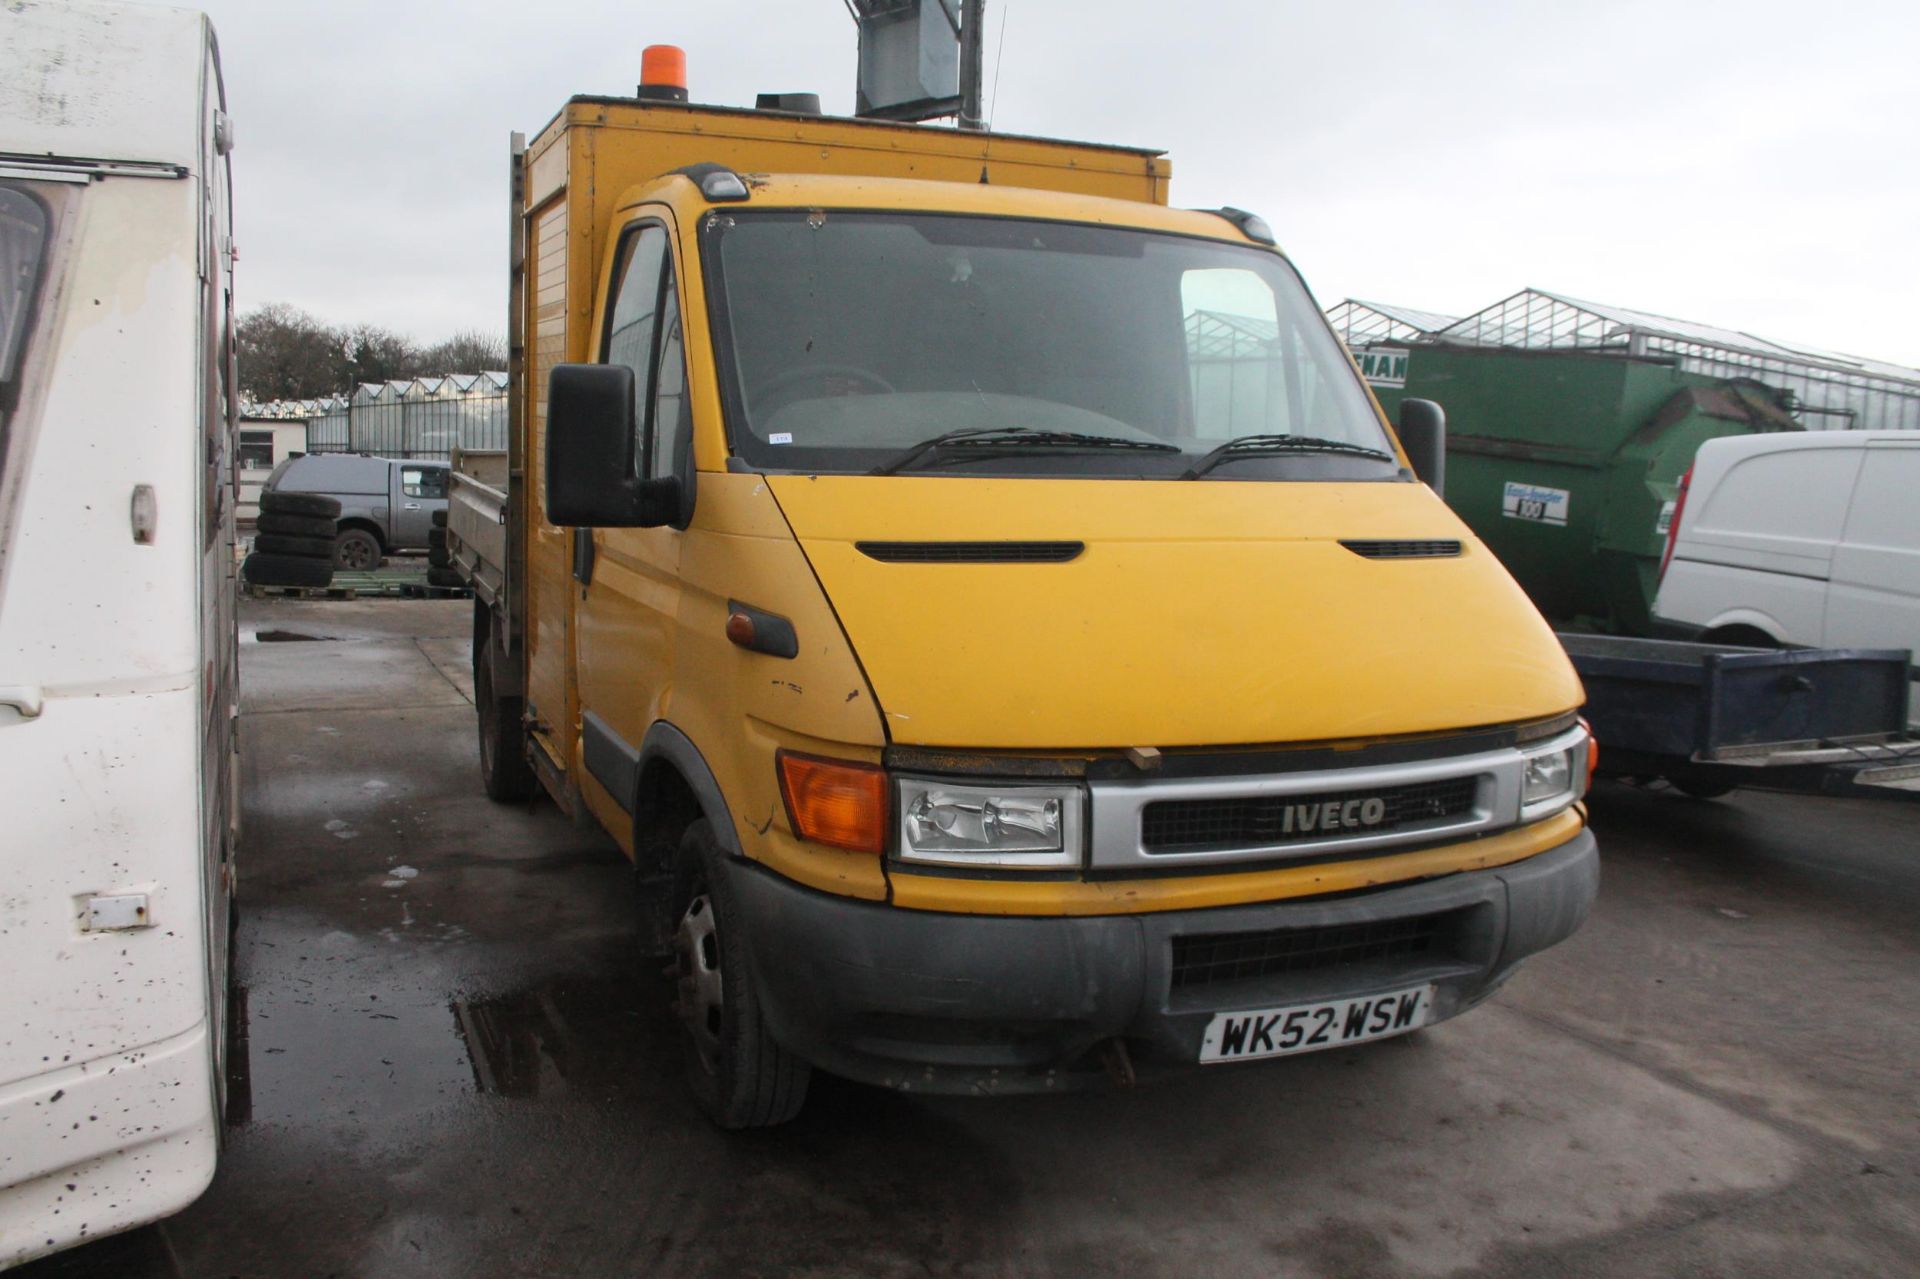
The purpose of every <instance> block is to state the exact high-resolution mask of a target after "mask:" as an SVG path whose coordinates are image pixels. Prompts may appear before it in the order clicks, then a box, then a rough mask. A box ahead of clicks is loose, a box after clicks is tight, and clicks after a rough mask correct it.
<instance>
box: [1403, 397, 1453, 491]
mask: <svg viewBox="0 0 1920 1279" xmlns="http://www.w3.org/2000/svg"><path fill="white" fill-rule="evenodd" d="M1400 447H1401V448H1403V449H1405V450H1406V451H1407V460H1408V461H1409V462H1412V463H1413V473H1414V474H1415V475H1417V476H1419V477H1420V478H1421V479H1422V480H1424V481H1426V483H1427V486H1428V487H1429V488H1431V489H1432V490H1433V491H1434V492H1435V493H1437V494H1439V495H1440V496H1441V497H1445V496H1446V495H1447V411H1446V410H1445V409H1443V408H1441V407H1440V406H1439V405H1438V404H1435V403H1434V402H1433V401H1432V400H1402V401H1400Z"/></svg>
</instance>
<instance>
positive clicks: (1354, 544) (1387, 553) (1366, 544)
mask: <svg viewBox="0 0 1920 1279" xmlns="http://www.w3.org/2000/svg"><path fill="white" fill-rule="evenodd" d="M1340 545H1342V546H1344V547H1346V548H1347V549H1348V550H1349V551H1352V552H1353V553H1354V554H1355V555H1364V556H1366V557H1367V558H1368V559H1370V560H1434V559H1447V558H1450V557H1452V556H1455V555H1458V554H1460V549H1461V548H1460V543H1458V542H1453V541H1440V542H1436V541H1398V542H1393V541H1385V542H1382V541H1363V540H1358V539H1355V540H1348V539H1346V538H1342V539H1340Z"/></svg>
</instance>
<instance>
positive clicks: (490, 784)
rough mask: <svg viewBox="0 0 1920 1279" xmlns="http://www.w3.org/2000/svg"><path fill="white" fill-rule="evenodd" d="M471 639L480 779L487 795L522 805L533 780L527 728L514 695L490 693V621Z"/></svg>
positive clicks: (532, 785) (529, 793)
mask: <svg viewBox="0 0 1920 1279" xmlns="http://www.w3.org/2000/svg"><path fill="white" fill-rule="evenodd" d="M474 629H475V631H476V632H477V634H476V635H475V636H474V641H473V709H474V717H475V718H476V719H478V720H479V722H480V780H481V783H482V785H484V786H485V787H486V791H487V798H488V799H491V800H494V801H495V802H497V803H501V804H524V803H525V802H526V801H528V800H529V799H532V798H533V789H534V786H535V785H536V779H535V777H534V775H533V766H532V765H531V764H529V763H527V730H526V726H525V725H524V724H522V723H521V722H520V714H521V703H520V699H519V698H517V697H496V696H495V695H494V692H493V654H492V648H493V641H492V639H491V638H490V634H491V631H492V625H491V623H490V622H489V623H486V624H484V625H481V626H476V627H475V628H474Z"/></svg>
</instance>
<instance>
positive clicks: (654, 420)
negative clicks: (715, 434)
mask: <svg viewBox="0 0 1920 1279" xmlns="http://www.w3.org/2000/svg"><path fill="white" fill-rule="evenodd" d="M618 280H619V283H618V284H617V286H616V292H615V294H614V300H613V307H612V310H611V312H610V314H609V315H608V319H607V335H606V359H605V362H606V363H608V364H624V365H626V366H627V367H628V368H630V369H632V370H633V397H634V403H633V429H634V441H633V443H634V449H633V453H634V470H635V473H636V474H639V475H643V476H661V475H671V474H673V473H674V468H675V460H676V458H677V456H678V453H679V450H680V445H681V442H682V440H684V439H685V437H686V433H687V430H688V425H687V395H686V384H687V373H686V361H685V356H684V354H683V350H682V334H681V327H680V304H679V295H678V293H677V291H676V289H675V286H674V276H673V255H672V253H670V252H669V251H668V246H667V231H666V228H665V227H663V226H661V225H659V224H658V223H647V224H645V225H643V226H640V227H637V228H635V229H634V230H632V231H630V232H628V234H627V239H626V243H625V245H623V246H622V249H621V253H620V262H619V266H618Z"/></svg>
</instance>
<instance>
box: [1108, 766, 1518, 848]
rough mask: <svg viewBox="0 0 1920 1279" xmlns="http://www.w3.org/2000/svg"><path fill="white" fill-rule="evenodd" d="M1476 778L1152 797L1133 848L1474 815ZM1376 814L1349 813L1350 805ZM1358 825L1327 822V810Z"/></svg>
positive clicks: (1357, 830) (1337, 833)
mask: <svg viewBox="0 0 1920 1279" xmlns="http://www.w3.org/2000/svg"><path fill="white" fill-rule="evenodd" d="M1479 785H1480V783H1479V778H1478V777H1475V776H1466V777H1447V778H1442V779H1440V780H1438V781H1430V782H1411V783H1407V784H1405V785H1400V786H1384V787H1380V788H1378V789H1370V790H1339V791H1318V792H1315V793H1312V794H1305V795H1260V796H1250V797H1223V798H1217V799H1173V800H1159V801H1157V802H1155V803H1151V804H1148V805H1147V806H1146V808H1145V809H1144V810H1143V811H1142V813H1141V816H1140V846H1141V847H1142V848H1143V849H1144V850H1145V851H1146V852H1148V853H1184V852H1193V851H1197V850H1201V849H1208V848H1257V847H1268V846H1272V845H1276V844H1288V843H1295V842H1299V841H1304V840H1325V839H1337V838H1339V837H1341V836H1343V835H1351V836H1362V835H1383V834H1389V833H1391V832H1393V831H1396V830H1399V829H1401V828H1402V827H1405V826H1409V825H1412V824H1414V823H1416V822H1427V821H1435V820H1442V819H1445V818H1451V817H1460V816H1463V815H1465V814H1468V813H1471V812H1472V811H1473V807H1474V803H1475V800H1476V798H1477V797H1478V794H1479ZM1372 800H1378V801H1379V804H1378V807H1377V809H1369V810H1368V811H1367V812H1366V813H1365V814H1363V813H1362V812H1361V811H1360V810H1359V809H1353V810H1349V809H1348V805H1349V802H1350V801H1358V802H1359V804H1360V805H1362V806H1366V805H1368V801H1372ZM1330 804H1331V805H1335V806H1336V807H1337V809H1338V810H1340V814H1341V815H1342V816H1345V817H1346V818H1347V819H1348V820H1349V821H1360V820H1361V819H1362V817H1363V816H1374V818H1375V819H1374V820H1371V821H1365V822H1364V824H1361V825H1352V824H1341V822H1340V821H1339V820H1338V819H1337V818H1336V820H1335V822H1334V823H1333V824H1332V825H1328V824H1327V823H1326V820H1325V817H1326V810H1327V806H1328V805H1330Z"/></svg>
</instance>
